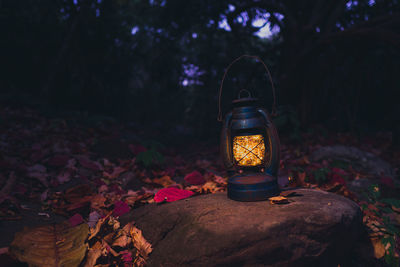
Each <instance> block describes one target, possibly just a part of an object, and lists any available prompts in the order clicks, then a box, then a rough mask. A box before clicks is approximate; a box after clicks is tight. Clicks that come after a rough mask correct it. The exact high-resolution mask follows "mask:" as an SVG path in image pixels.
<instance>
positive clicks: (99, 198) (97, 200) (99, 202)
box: [90, 194, 107, 210]
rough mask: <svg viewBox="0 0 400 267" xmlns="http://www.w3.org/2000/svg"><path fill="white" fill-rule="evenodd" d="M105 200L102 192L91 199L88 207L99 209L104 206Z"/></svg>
mask: <svg viewBox="0 0 400 267" xmlns="http://www.w3.org/2000/svg"><path fill="white" fill-rule="evenodd" d="M106 200H107V199H106V198H105V197H104V196H103V195H102V194H98V195H96V196H94V197H93V198H92V199H91V201H90V207H91V208H92V209H95V210H101V209H102V208H104V207H105V206H106V205H105V203H104V202H106Z"/></svg>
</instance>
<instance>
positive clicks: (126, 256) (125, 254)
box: [120, 250, 133, 262]
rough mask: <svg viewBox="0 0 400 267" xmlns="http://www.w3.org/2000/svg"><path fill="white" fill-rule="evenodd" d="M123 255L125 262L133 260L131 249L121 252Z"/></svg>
mask: <svg viewBox="0 0 400 267" xmlns="http://www.w3.org/2000/svg"><path fill="white" fill-rule="evenodd" d="M120 254H121V256H122V261H124V262H132V261H133V258H132V253H131V252H130V251H129V250H123V251H121V252H120Z"/></svg>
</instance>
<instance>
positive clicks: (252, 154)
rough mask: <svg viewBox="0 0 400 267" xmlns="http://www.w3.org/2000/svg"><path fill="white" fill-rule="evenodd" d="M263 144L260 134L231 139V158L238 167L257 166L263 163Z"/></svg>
mask: <svg viewBox="0 0 400 267" xmlns="http://www.w3.org/2000/svg"><path fill="white" fill-rule="evenodd" d="M264 154H265V144H264V137H263V136H262V135H261V134H255V135H242V136H235V137H234V138H233V157H234V159H235V162H236V164H237V165H238V166H257V165H261V164H262V163H263V162H264Z"/></svg>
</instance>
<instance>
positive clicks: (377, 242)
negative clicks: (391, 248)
mask: <svg viewBox="0 0 400 267" xmlns="http://www.w3.org/2000/svg"><path fill="white" fill-rule="evenodd" d="M371 243H372V245H373V247H374V255H375V258H377V259H380V258H382V257H383V256H385V253H386V250H385V246H384V245H383V244H382V242H381V239H380V238H376V237H374V238H371Z"/></svg>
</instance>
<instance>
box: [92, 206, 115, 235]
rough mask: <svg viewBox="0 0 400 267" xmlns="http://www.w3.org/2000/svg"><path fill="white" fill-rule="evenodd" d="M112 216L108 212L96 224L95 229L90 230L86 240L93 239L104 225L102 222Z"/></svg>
mask: <svg viewBox="0 0 400 267" xmlns="http://www.w3.org/2000/svg"><path fill="white" fill-rule="evenodd" d="M111 214H112V211H110V212H109V213H108V214H107V215H106V216H105V217H103V218H101V219H99V220H98V221H97V223H96V227H95V228H90V236H89V238H88V240H90V239H92V238H93V237H95V236H96V235H97V234H98V232H99V231H100V228H101V226H102V225H103V224H104V222H105V221H106V220H107V219H108V217H110V216H111Z"/></svg>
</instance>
